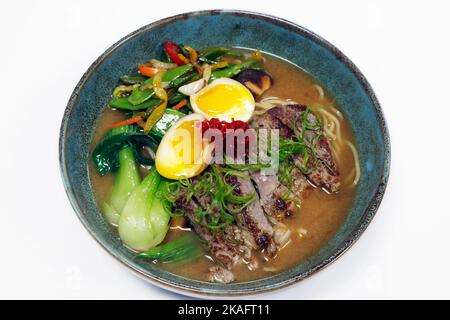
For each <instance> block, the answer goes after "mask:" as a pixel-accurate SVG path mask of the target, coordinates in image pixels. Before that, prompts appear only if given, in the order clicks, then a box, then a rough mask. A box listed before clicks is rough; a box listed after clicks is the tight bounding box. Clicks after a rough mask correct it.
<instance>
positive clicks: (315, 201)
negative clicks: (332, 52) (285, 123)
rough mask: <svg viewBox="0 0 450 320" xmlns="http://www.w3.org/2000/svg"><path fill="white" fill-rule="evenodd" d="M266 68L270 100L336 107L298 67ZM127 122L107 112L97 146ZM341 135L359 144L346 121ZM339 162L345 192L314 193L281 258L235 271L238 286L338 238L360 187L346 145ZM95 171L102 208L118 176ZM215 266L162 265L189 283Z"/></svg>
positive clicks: (276, 63) (279, 63)
mask: <svg viewBox="0 0 450 320" xmlns="http://www.w3.org/2000/svg"><path fill="white" fill-rule="evenodd" d="M265 69H266V71H267V72H269V73H270V74H271V75H272V77H273V79H274V84H273V86H272V88H270V89H269V90H268V91H267V92H266V93H265V94H264V97H268V96H276V97H279V98H283V99H287V98H289V99H292V100H294V101H296V102H298V103H300V104H304V105H318V104H320V105H323V106H329V105H333V100H332V98H331V97H330V96H329V95H328V94H327V93H326V92H325V96H324V97H323V98H322V99H320V95H319V92H318V90H317V88H316V87H315V85H317V84H318V83H317V82H316V81H315V80H314V79H313V78H312V77H311V76H309V75H308V74H307V73H305V72H303V71H302V70H301V69H300V68H298V67H297V66H295V65H292V64H290V63H288V62H286V61H284V60H281V59H279V58H276V57H273V56H268V55H265ZM334 106H335V105H334ZM335 107H336V106H335ZM122 119H124V116H123V114H122V113H121V112H119V111H113V110H111V109H109V108H106V109H105V111H104V113H103V115H102V116H101V117H100V119H99V122H98V124H97V128H96V130H95V133H94V137H93V142H92V146H95V145H96V144H97V143H98V142H99V140H100V139H101V137H103V135H104V134H105V132H106V131H108V129H109V127H110V126H111V124H113V123H115V122H117V121H120V120H122ZM341 134H342V138H343V139H346V140H348V141H350V142H352V143H354V137H353V134H352V131H351V129H350V127H349V125H348V123H347V121H346V120H345V119H344V120H343V121H341ZM336 161H337V163H338V166H339V170H340V172H341V177H342V181H343V185H342V188H341V190H340V192H339V193H338V194H327V193H325V192H324V191H322V190H320V189H317V188H315V189H313V190H312V192H311V194H310V195H309V196H308V197H307V198H306V199H305V201H303V202H302V204H301V208H300V209H299V210H298V212H297V213H296V215H295V216H293V217H290V218H288V219H285V221H283V223H285V224H286V225H287V226H288V227H289V228H290V229H291V230H292V235H291V241H290V242H289V243H288V244H287V245H286V246H285V247H284V248H282V249H281V250H280V251H279V252H278V253H277V256H276V257H275V258H273V259H270V260H269V261H266V259H265V258H264V256H263V254H260V253H257V254H255V255H256V256H257V260H258V266H259V267H258V268H257V269H255V270H249V268H248V267H247V266H246V265H242V266H241V267H239V268H238V269H235V272H234V274H235V276H236V280H235V281H236V282H241V281H250V280H255V279H260V278H264V277H268V276H271V275H273V274H275V273H279V272H282V271H284V270H287V269H289V268H292V267H294V266H295V265H298V264H299V263H301V262H302V261H305V260H306V259H307V258H309V257H310V256H312V255H313V254H314V253H316V252H317V251H318V250H319V249H320V248H321V247H322V246H324V245H325V244H326V243H327V241H329V240H330V238H331V237H332V236H333V235H334V234H335V232H336V231H337V229H338V228H339V227H340V225H341V224H342V222H343V219H344V218H345V216H346V215H347V212H348V208H349V206H350V205H351V202H352V201H353V197H354V188H353V187H352V186H351V184H350V183H346V181H349V180H350V181H351V179H352V174H353V169H354V159H353V154H352V152H351V150H350V149H349V148H348V147H345V146H342V148H341V151H340V153H339V157H336ZM89 172H90V178H91V182H92V187H93V190H94V195H95V198H96V200H97V202H98V204H99V207H101V204H102V203H103V201H105V199H107V197H108V196H109V193H110V189H111V186H112V182H113V175H112V174H109V175H106V176H105V177H100V176H99V175H98V173H97V172H96V171H95V169H94V168H93V166H92V164H90V165H89ZM299 228H303V229H305V230H306V231H307V233H306V234H304V235H303V236H301V235H299V233H298V229H299ZM186 232H190V231H185V230H180V229H170V230H169V232H168V234H167V236H166V239H165V241H170V240H173V239H175V238H177V237H178V236H180V235H182V234H185V233H186ZM213 265H214V263H213V262H212V261H211V258H209V257H208V256H204V257H201V258H199V259H197V260H195V261H192V262H188V263H185V264H176V265H170V264H162V265H160V266H161V268H164V269H166V270H168V271H170V272H173V273H175V274H178V275H181V276H184V277H187V278H191V279H197V280H203V281H206V280H207V274H208V268H209V267H211V266H213Z"/></svg>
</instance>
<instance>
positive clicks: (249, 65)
mask: <svg viewBox="0 0 450 320" xmlns="http://www.w3.org/2000/svg"><path fill="white" fill-rule="evenodd" d="M247 69H254V70H261V69H262V65H261V63H260V62H258V61H247V62H243V63H241V64H231V65H229V66H228V67H226V68H223V69H219V70H215V71H214V72H213V73H212V74H211V78H210V79H209V82H212V81H214V80H216V79H218V78H224V77H225V78H232V77H234V76H236V75H238V74H239V73H240V72H242V71H244V70H247Z"/></svg>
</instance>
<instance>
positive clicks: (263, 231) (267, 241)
mask: <svg viewBox="0 0 450 320" xmlns="http://www.w3.org/2000/svg"><path fill="white" fill-rule="evenodd" d="M243 173H244V174H248V173H247V172H243ZM227 182H228V183H229V184H231V185H233V186H234V193H235V194H237V195H244V196H245V195H252V194H255V195H256V200H254V201H253V202H252V203H251V204H249V205H248V206H247V207H245V208H244V209H243V210H242V212H239V213H238V214H237V215H236V220H237V222H238V225H239V226H241V227H243V228H245V229H247V230H248V231H249V232H250V233H251V234H252V236H253V239H254V240H255V243H256V244H257V246H258V247H259V248H261V249H266V250H267V252H268V253H270V254H274V253H275V252H276V250H277V249H276V246H275V243H274V242H273V238H272V237H273V227H272V225H271V224H270V222H269V221H268V220H267V217H266V215H265V214H264V210H263V208H262V207H261V203H260V201H259V197H258V195H257V192H256V190H255V187H254V186H253V183H252V181H251V180H250V179H248V178H242V177H237V176H232V175H230V176H228V177H227Z"/></svg>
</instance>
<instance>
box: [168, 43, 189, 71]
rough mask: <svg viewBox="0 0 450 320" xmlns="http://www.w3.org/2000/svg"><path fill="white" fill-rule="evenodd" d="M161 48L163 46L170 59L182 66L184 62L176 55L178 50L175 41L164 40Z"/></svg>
mask: <svg viewBox="0 0 450 320" xmlns="http://www.w3.org/2000/svg"><path fill="white" fill-rule="evenodd" d="M163 48H164V51H165V52H166V53H167V55H168V56H169V58H170V60H172V62H173V63H175V64H176V65H178V66H183V65H185V64H186V63H185V62H184V61H183V60H182V59H180V57H179V56H178V53H179V50H178V46H177V44H176V43H175V42H172V41H166V42H164V43H163Z"/></svg>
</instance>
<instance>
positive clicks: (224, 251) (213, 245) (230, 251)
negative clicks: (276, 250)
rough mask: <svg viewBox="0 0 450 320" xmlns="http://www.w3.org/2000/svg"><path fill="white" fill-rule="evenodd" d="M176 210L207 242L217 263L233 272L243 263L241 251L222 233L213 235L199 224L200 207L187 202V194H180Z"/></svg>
mask: <svg viewBox="0 0 450 320" xmlns="http://www.w3.org/2000/svg"><path fill="white" fill-rule="evenodd" d="M174 208H178V209H180V210H182V211H183V212H184V215H185V217H186V218H187V219H188V220H189V221H190V223H191V225H192V226H193V227H194V230H195V232H196V233H197V235H198V236H200V238H202V239H203V240H204V241H205V243H206V245H207V247H208V250H209V252H210V253H211V255H212V257H213V259H214V260H215V261H216V262H218V263H220V264H222V265H223V266H224V267H225V268H227V269H228V270H231V269H232V268H233V267H234V266H236V265H238V264H239V263H240V262H241V261H242V258H241V256H240V253H239V251H238V250H237V249H236V248H235V247H234V246H232V245H231V244H230V243H228V242H227V241H226V240H225V239H224V238H223V236H222V235H221V234H220V233H217V234H213V233H212V232H211V231H210V230H209V229H208V228H206V227H204V226H202V225H201V224H199V223H198V221H197V217H196V216H195V211H196V210H198V208H199V206H198V205H197V203H195V202H194V201H193V200H189V201H188V200H186V193H184V192H180V195H179V197H178V198H177V199H176V201H175V203H174Z"/></svg>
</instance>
